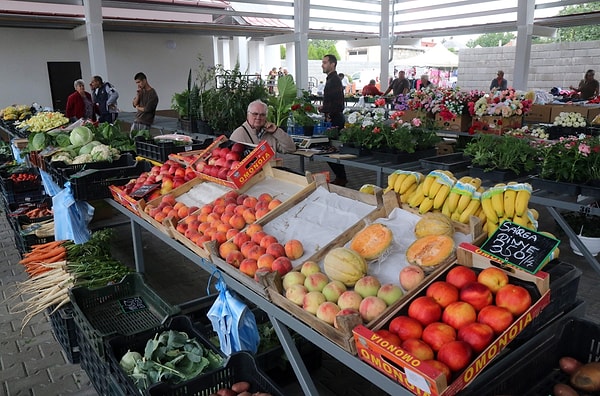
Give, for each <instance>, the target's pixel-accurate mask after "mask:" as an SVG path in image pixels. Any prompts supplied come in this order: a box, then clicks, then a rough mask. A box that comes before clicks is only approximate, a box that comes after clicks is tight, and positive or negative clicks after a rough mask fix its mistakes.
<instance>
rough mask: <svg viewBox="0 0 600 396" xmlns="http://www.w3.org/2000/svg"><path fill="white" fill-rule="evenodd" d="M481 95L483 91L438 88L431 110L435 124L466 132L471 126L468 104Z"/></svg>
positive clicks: (446, 128)
mask: <svg viewBox="0 0 600 396" xmlns="http://www.w3.org/2000/svg"><path fill="white" fill-rule="evenodd" d="M483 95H484V93H483V92H479V91H470V92H466V91H460V90H459V89H458V88H447V89H441V90H438V91H437V94H436V97H435V98H434V100H433V107H432V110H431V111H432V112H433V113H434V114H435V121H436V124H437V125H439V126H441V128H443V129H445V130H451V131H462V132H466V131H467V130H468V129H469V127H470V126H471V115H470V114H469V106H468V104H469V102H472V101H475V100H477V99H479V98H480V97H481V96H483Z"/></svg>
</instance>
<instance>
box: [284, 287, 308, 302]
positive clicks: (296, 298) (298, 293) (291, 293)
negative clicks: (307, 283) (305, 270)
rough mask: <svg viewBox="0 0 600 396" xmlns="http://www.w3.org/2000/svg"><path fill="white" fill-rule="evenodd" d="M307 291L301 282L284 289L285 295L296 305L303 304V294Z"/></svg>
mask: <svg viewBox="0 0 600 396" xmlns="http://www.w3.org/2000/svg"><path fill="white" fill-rule="evenodd" d="M307 293H308V290H306V287H304V285H301V284H295V285H291V286H290V287H289V288H287V289H286V290H285V297H286V298H287V299H288V300H290V301H291V302H293V303H294V304H296V305H298V306H300V307H301V306H302V304H304V296H306V294H307Z"/></svg>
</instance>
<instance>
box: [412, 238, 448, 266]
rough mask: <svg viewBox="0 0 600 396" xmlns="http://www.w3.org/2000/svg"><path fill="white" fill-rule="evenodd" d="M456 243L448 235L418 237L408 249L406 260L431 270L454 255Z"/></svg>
mask: <svg viewBox="0 0 600 396" xmlns="http://www.w3.org/2000/svg"><path fill="white" fill-rule="evenodd" d="M455 250H456V244H455V242H454V239H452V238H451V237H449V236H448V235H427V236H424V237H422V238H418V239H417V240H416V241H414V242H413V243H412V244H411V245H410V246H409V247H408V249H406V261H407V262H408V264H415V265H418V266H420V267H421V268H423V271H425V272H430V271H432V270H433V269H434V268H435V267H436V266H438V265H440V264H442V263H444V262H446V261H447V260H448V259H449V258H450V257H451V256H453V255H454V253H455Z"/></svg>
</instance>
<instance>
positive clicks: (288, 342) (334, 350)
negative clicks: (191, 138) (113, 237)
mask: <svg viewBox="0 0 600 396" xmlns="http://www.w3.org/2000/svg"><path fill="white" fill-rule="evenodd" d="M106 201H107V202H108V203H109V204H110V205H111V206H113V207H114V208H115V209H117V210H118V211H119V212H120V213H122V214H123V215H125V216H127V217H128V218H129V220H130V223H131V232H132V239H133V252H134V259H135V264H136V270H137V271H138V272H144V257H143V247H142V235H141V234H142V233H141V231H142V229H145V230H147V231H149V232H150V233H152V234H153V235H154V236H156V237H157V238H159V239H160V240H161V241H162V242H163V243H165V244H167V245H168V246H170V247H172V248H173V249H175V250H176V251H177V252H178V253H179V254H181V255H183V256H184V257H186V258H187V259H189V260H190V261H192V262H193V263H195V264H197V265H198V266H200V267H201V268H202V269H204V270H205V271H207V272H209V273H212V272H213V271H215V270H217V267H216V266H214V265H213V264H212V263H210V262H208V261H207V260H204V259H202V258H201V257H200V256H198V255H197V254H196V253H194V252H193V251H191V250H189V249H188V248H187V247H185V246H184V245H182V244H181V243H179V242H178V241H176V240H175V239H172V238H170V237H168V236H167V235H165V234H163V233H161V232H160V231H158V230H157V229H156V228H155V227H154V226H153V225H152V224H150V223H148V222H147V221H145V220H144V219H142V218H141V217H139V216H137V215H135V214H134V213H133V212H131V211H129V210H128V209H126V208H125V207H124V206H122V205H120V204H119V203H118V202H116V201H114V200H112V199H107V200H106ZM221 276H222V277H223V279H224V280H225V282H226V283H227V285H228V287H230V288H231V289H232V290H234V291H235V292H236V293H238V294H239V295H241V296H243V297H244V298H246V299H247V300H249V301H250V302H252V303H253V304H255V305H257V306H258V307H259V308H260V309H262V310H263V311H265V312H266V313H267V314H268V315H269V319H270V320H271V323H272V324H273V328H274V329H275V332H276V333H277V336H278V337H279V339H280V341H281V345H282V346H283V349H284V351H285V353H286V355H287V357H288V359H289V361H290V364H291V366H292V368H293V369H294V372H295V373H296V376H297V378H298V382H299V384H300V386H301V387H302V390H303V392H304V394H306V395H318V394H319V392H318V391H317V389H316V387H315V385H314V383H313V381H312V379H311V378H310V375H309V373H308V370H307V369H306V367H305V365H304V362H303V361H302V359H301V357H300V353H299V352H298V350H297V348H296V345H295V343H294V341H293V340H292V337H291V335H290V333H289V329H292V330H294V331H295V332H297V333H298V334H300V335H301V336H302V337H304V338H306V339H307V340H309V341H310V342H312V343H314V344H315V345H316V346H317V347H319V348H321V349H322V350H323V351H325V352H327V353H328V354H329V355H331V356H332V357H333V358H335V359H337V360H338V361H339V362H340V363H342V364H344V365H346V366H347V367H348V368H350V369H351V370H353V371H354V372H356V373H357V374H359V375H361V376H363V377H364V378H366V379H368V380H369V381H370V382H372V383H373V384H374V385H376V386H377V387H379V388H380V389H382V390H383V391H385V392H387V393H389V394H392V395H400V396H402V395H412V393H411V392H410V391H408V390H407V389H405V388H403V387H402V386H400V385H399V384H398V383H396V382H394V381H393V380H391V379H390V378H388V377H386V376H385V375H384V374H382V373H381V372H379V371H377V370H375V369H374V368H372V367H371V366H369V365H367V364H366V363H364V362H363V361H362V360H360V359H359V358H358V357H356V356H354V355H352V354H350V353H349V352H347V351H346V350H344V349H342V348H341V347H339V346H338V345H337V344H335V343H334V342H332V341H330V340H329V339H327V338H326V337H324V336H323V335H321V334H320V333H318V332H317V331H315V330H314V329H313V328H312V327H310V326H308V325H307V324H306V323H304V322H302V321H300V320H299V319H297V318H295V317H293V316H291V315H290V314H289V313H288V312H287V311H285V310H283V309H282V308H280V307H278V306H276V305H274V304H272V303H271V302H269V301H267V300H266V299H265V298H263V297H262V296H259V295H258V294H256V293H255V292H253V291H252V290H250V289H249V288H248V287H246V286H245V285H243V284H242V283H241V282H239V281H238V280H236V279H234V278H232V277H230V276H229V275H227V274H226V273H225V272H221Z"/></svg>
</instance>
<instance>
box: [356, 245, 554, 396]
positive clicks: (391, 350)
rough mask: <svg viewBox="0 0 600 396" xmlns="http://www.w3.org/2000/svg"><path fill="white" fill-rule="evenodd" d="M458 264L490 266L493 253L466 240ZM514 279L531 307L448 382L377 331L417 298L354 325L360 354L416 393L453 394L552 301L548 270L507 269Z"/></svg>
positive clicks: (479, 266)
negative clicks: (370, 321) (525, 291)
mask: <svg viewBox="0 0 600 396" xmlns="http://www.w3.org/2000/svg"><path fill="white" fill-rule="evenodd" d="M457 257H458V260H457V262H458V263H457V264H456V265H464V266H467V267H473V268H474V269H484V268H487V267H490V266H491V265H492V264H491V260H490V259H492V257H491V256H488V255H487V254H486V253H484V252H483V251H481V250H480V249H479V248H478V247H477V246H475V245H471V244H468V243H462V244H461V245H460V246H459V249H458V251H457ZM506 272H507V273H508V275H509V277H510V282H511V283H512V282H515V283H524V284H527V285H528V290H529V289H531V290H533V292H532V291H530V293H531V294H532V305H531V307H530V308H529V309H528V310H527V311H526V312H525V313H523V314H522V315H521V316H520V317H518V318H517V319H516V320H515V321H514V322H513V324H512V325H511V326H510V327H509V328H508V329H506V330H505V331H504V332H503V333H502V334H500V336H499V337H498V338H496V340H495V341H493V342H492V344H490V345H489V346H488V347H487V348H486V349H485V350H483V351H482V352H481V353H480V354H479V355H478V356H476V357H475V359H474V360H473V361H472V362H471V364H470V365H469V366H467V367H466V368H465V369H464V370H463V371H462V372H461V373H458V374H454V377H453V381H452V382H451V383H447V381H446V377H445V376H444V375H443V374H441V373H440V372H439V371H437V370H434V369H433V367H431V366H430V365H429V364H427V363H425V362H423V361H420V360H419V359H417V358H415V357H413V356H411V355H410V354H409V353H407V352H406V351H404V350H403V349H402V348H400V347H398V346H395V345H392V344H390V343H389V342H388V341H386V340H385V339H383V338H382V337H381V336H379V335H377V334H376V333H375V332H376V331H377V330H379V329H383V328H387V326H388V325H389V322H390V321H391V319H393V318H394V317H396V316H398V315H399V314H400V315H402V314H406V311H407V309H408V306H409V305H410V303H411V302H412V301H413V300H410V301H407V302H406V303H405V304H404V305H402V306H400V307H399V309H398V310H396V311H395V312H393V313H392V315H388V316H387V317H385V318H382V321H381V322H379V323H377V324H375V325H374V326H372V327H371V328H370V329H369V328H367V327H365V326H362V325H360V326H357V327H355V328H354V330H353V333H354V340H355V342H356V348H357V352H358V356H359V357H360V358H361V359H362V360H364V361H365V362H367V363H368V364H370V365H371V366H373V367H375V368H377V369H378V370H380V371H381V372H383V373H384V374H385V375H387V376H388V377H390V378H392V379H393V380H395V381H397V382H398V383H399V384H400V385H402V386H404V387H405V388H407V389H408V390H410V391H411V392H413V393H414V394H415V395H433V396H452V395H455V394H457V393H458V392H460V391H461V390H462V389H464V388H465V387H466V386H467V385H468V384H469V383H470V382H471V381H473V379H474V378H475V377H476V376H477V375H478V374H479V373H480V372H481V371H482V370H483V369H484V368H485V367H486V366H487V365H488V364H489V363H490V362H491V361H492V360H493V359H494V358H495V357H496V356H498V355H499V354H500V352H501V351H502V350H503V349H504V348H506V346H507V345H508V344H509V343H510V342H511V341H512V340H513V339H514V338H515V337H516V336H517V335H519V333H521V331H522V330H523V329H524V328H525V327H526V326H527V325H529V324H530V323H531V322H532V321H533V319H534V318H535V317H536V316H538V315H539V313H540V312H541V310H542V309H543V308H544V307H546V306H547V305H548V304H549V302H550V290H549V284H550V283H549V281H550V280H549V276H548V274H547V273H545V272H541V271H540V272H538V273H537V274H535V275H532V274H529V273H527V272H525V271H520V270H516V269H508V270H506ZM445 273H446V271H444V272H443V273H442V274H440V275H439V276H438V277H436V279H432V280H431V281H430V282H428V283H427V284H425V285H423V286H422V287H421V289H420V292H418V293H417V294H416V295H415V297H414V298H416V297H419V296H421V295H423V294H424V292H425V289H426V288H427V286H428V285H429V284H431V282H433V281H435V280H438V279H440V278H441V277H443V276H445Z"/></svg>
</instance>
